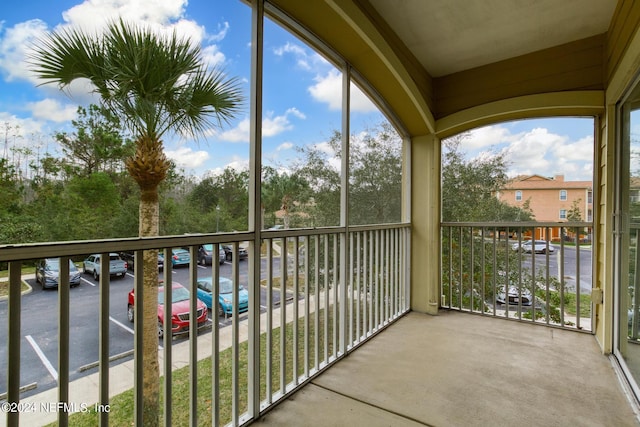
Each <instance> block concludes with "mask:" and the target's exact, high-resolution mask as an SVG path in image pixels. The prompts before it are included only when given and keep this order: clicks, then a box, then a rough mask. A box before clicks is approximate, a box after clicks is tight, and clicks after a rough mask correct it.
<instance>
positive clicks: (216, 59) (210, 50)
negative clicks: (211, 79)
mask: <svg viewBox="0 0 640 427" xmlns="http://www.w3.org/2000/svg"><path fill="white" fill-rule="evenodd" d="M202 61H203V62H204V63H205V64H207V66H208V67H209V68H215V67H217V66H219V65H220V64H223V63H224V61H225V56H224V53H222V52H220V50H219V49H218V46H216V45H211V46H206V47H203V48H202Z"/></svg>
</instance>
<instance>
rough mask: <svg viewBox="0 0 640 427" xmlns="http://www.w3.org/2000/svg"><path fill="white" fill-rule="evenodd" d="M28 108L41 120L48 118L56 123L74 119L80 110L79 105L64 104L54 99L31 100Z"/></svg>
mask: <svg viewBox="0 0 640 427" xmlns="http://www.w3.org/2000/svg"><path fill="white" fill-rule="evenodd" d="M27 108H28V109H29V110H31V112H32V115H33V117H35V118H36V119H39V120H48V121H52V122H56V123H64V122H68V121H71V120H73V119H74V118H75V117H76V112H77V110H78V107H77V105H68V104H67V105H63V104H62V103H60V102H58V101H56V100H54V99H44V100H42V101H38V102H30V103H28V104H27Z"/></svg>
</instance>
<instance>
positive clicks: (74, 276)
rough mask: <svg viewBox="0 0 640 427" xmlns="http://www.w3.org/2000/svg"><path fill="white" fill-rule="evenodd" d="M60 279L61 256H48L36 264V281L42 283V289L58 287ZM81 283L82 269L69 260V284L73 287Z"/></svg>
mask: <svg viewBox="0 0 640 427" xmlns="http://www.w3.org/2000/svg"><path fill="white" fill-rule="evenodd" d="M59 280H60V258H46V259H41V260H40V261H38V264H37V265H36V282H38V283H40V284H41V285H42V289H48V288H57V287H58V283H59ZM79 284H80V270H78V267H76V265H75V264H74V263H73V262H71V260H69V285H70V286H71V287H74V286H78V285H79Z"/></svg>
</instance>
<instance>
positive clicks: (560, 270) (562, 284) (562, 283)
mask: <svg viewBox="0 0 640 427" xmlns="http://www.w3.org/2000/svg"><path fill="white" fill-rule="evenodd" d="M560 230H561V233H560V261H559V263H560V265H559V268H558V274H559V275H560V326H562V327H564V325H565V322H564V295H565V278H564V238H563V236H564V233H565V231H564V227H561V228H560Z"/></svg>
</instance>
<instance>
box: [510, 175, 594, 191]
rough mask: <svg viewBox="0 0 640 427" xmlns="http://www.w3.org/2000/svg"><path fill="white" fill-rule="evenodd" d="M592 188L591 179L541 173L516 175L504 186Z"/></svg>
mask: <svg viewBox="0 0 640 427" xmlns="http://www.w3.org/2000/svg"><path fill="white" fill-rule="evenodd" d="M592 188H593V182H592V181H565V180H564V175H556V176H555V177H552V178H549V177H545V176H542V175H526V176H518V177H516V178H514V179H512V180H511V181H509V183H508V184H507V185H506V186H505V190H554V189H557V190H567V189H589V190H591V189H592Z"/></svg>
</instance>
